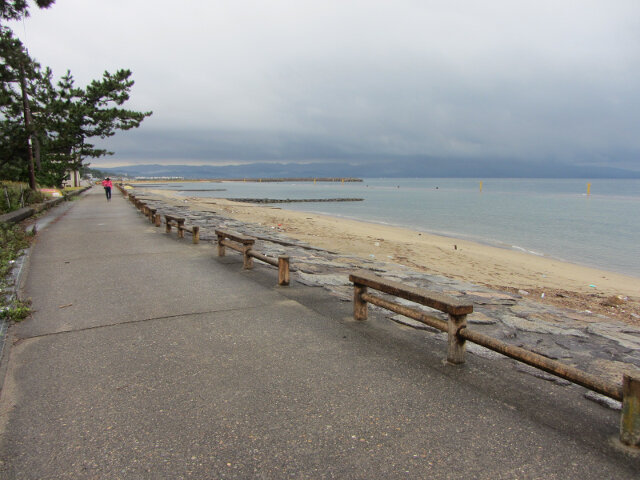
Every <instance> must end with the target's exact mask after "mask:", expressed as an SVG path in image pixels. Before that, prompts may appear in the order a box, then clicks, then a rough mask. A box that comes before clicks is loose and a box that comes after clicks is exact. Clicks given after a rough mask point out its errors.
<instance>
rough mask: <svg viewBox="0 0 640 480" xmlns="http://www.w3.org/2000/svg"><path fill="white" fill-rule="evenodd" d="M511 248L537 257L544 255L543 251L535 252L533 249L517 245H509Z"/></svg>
mask: <svg viewBox="0 0 640 480" xmlns="http://www.w3.org/2000/svg"><path fill="white" fill-rule="evenodd" d="M511 248H512V249H513V250H517V251H519V252H524V253H529V254H531V255H535V256H537V257H544V256H545V255H544V253H540V252H536V251H535V250H527V249H526V248H522V247H519V246H518V245H511Z"/></svg>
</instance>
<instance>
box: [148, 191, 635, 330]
mask: <svg viewBox="0 0 640 480" xmlns="http://www.w3.org/2000/svg"><path fill="white" fill-rule="evenodd" d="M147 191H148V192H149V193H152V194H154V195H158V196H162V197H164V198H165V199H167V201H170V202H172V203H173V202H175V203H179V204H182V205H185V204H187V205H189V206H190V208H192V209H193V210H199V211H216V212H218V213H223V214H224V215H226V216H228V217H231V218H235V219H238V220H242V221H244V222H251V223H258V224H261V225H264V226H267V227H271V228H274V229H278V230H279V231H281V232H282V233H284V234H286V235H288V236H290V237H291V238H295V239H298V240H302V241H304V242H307V243H309V244H310V245H313V246H316V247H320V248H324V249H327V250H330V251H333V252H337V253H344V254H350V255H356V256H360V257H363V258H371V259H377V260H380V261H385V262H394V263H398V264H402V265H406V266H409V267H412V268H415V269H418V270H422V271H425V272H428V273H432V274H439V275H444V276H447V277H450V278H456V279H461V280H465V281H468V282H471V283H475V284H481V285H486V286H489V287H492V288H496V289H501V290H506V291H510V292H519V293H520V294H524V295H527V296H529V297H530V298H532V299H533V298H536V299H538V300H539V301H541V302H550V303H553V304H557V305H563V306H567V307H570V308H575V309H579V310H590V311H592V312H594V313H603V314H606V315H608V316H610V317H613V318H617V319H620V320H624V321H625V322H627V323H630V324H633V325H640V278H635V277H630V276H627V275H621V274H617V273H613V272H607V271H603V270H598V269H594V268H589V267H584V266H581V265H575V264H572V263H566V262H561V261H558V260H554V259H551V258H547V257H541V256H536V255H532V254H527V253H523V252H518V251H514V250H509V249H502V248H496V247H491V246H488V245H482V244H479V243H474V242H469V241H465V240H460V239H455V238H450V237H443V236H438V235H431V234H427V233H423V232H418V231H413V230H410V229H404V228H398V227H392V226H388V225H380V224H375V223H368V222H360V221H355V220H349V219H343V218H337V217H331V216H325V215H318V214H311V213H305V212H299V211H291V210H286V209H284V208H281V207H280V206H278V207H274V206H264V205H254V204H246V203H238V202H233V201H228V200H224V199H214V198H197V197H184V196H181V195H178V194H177V193H176V192H172V191H167V190H156V189H153V190H151V189H150V190H147Z"/></svg>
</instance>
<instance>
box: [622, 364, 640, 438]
mask: <svg viewBox="0 0 640 480" xmlns="http://www.w3.org/2000/svg"><path fill="white" fill-rule="evenodd" d="M620 441H621V442H622V443H624V444H625V445H629V446H632V447H640V378H635V377H632V376H630V375H624V376H623V378H622V417H621V419H620Z"/></svg>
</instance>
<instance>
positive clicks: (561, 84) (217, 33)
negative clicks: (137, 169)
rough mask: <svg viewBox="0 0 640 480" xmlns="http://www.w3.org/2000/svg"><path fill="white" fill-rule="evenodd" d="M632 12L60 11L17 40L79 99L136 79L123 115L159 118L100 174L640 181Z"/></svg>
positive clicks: (280, 7) (559, 7) (206, 6)
mask: <svg viewBox="0 0 640 480" xmlns="http://www.w3.org/2000/svg"><path fill="white" fill-rule="evenodd" d="M639 5H640V4H638V3H637V2H636V1H622V0H613V1H611V2H606V5H605V4H604V3H603V2H601V1H580V2H577V1H560V2H558V1H536V2H533V1H524V2H512V1H507V0H501V1H489V2H482V3H480V2H472V1H458V2H435V1H425V2H412V1H399V2H382V1H366V2H365V1H354V2H337V1H335V2H334V1H323V2H319V1H318V2H316V1H302V2H300V1H276V2H232V1H216V2H196V1H189V2H183V4H181V7H180V8H179V9H176V8H175V5H174V4H173V3H169V2H164V1H160V2H154V3H153V5H150V4H149V3H148V2H144V1H142V0H133V1H132V0H128V1H124V0H122V1H120V0H113V1H110V2H99V1H97V0H82V1H80V0H67V1H65V2H62V1H60V2H58V4H56V5H54V7H53V8H52V9H50V10H47V11H45V12H38V13H37V14H36V15H34V18H33V19H31V20H27V21H26V22H25V26H24V29H23V27H22V26H18V27H17V28H16V30H17V32H18V33H21V32H22V30H24V32H22V33H23V35H25V38H26V41H27V43H28V45H29V46H30V48H31V52H32V54H33V55H35V56H36V57H37V58H38V59H39V60H40V61H41V62H43V63H44V64H48V65H51V66H53V67H54V70H55V72H56V73H57V74H61V73H63V72H64V69H66V68H71V70H72V71H73V72H74V74H75V75H76V77H77V78H78V80H79V81H80V82H85V81H88V80H89V79H91V78H95V77H96V76H98V75H100V74H101V73H102V71H103V70H104V69H105V68H107V69H115V68H117V67H127V68H131V69H132V70H133V72H134V78H135V79H136V87H135V89H134V92H133V105H132V106H133V107H136V108H139V109H144V110H147V109H152V110H154V112H155V113H154V116H153V117H152V118H150V119H149V120H147V121H145V124H144V125H143V127H142V128H141V129H139V130H138V131H135V132H129V133H126V134H124V135H120V134H119V135H118V136H116V137H114V138H112V139H109V143H108V146H109V148H111V149H113V150H116V151H117V154H118V155H117V156H116V157H115V158H113V159H110V160H109V161H108V162H109V163H114V162H117V161H120V162H121V163H135V162H146V161H153V160H163V161H170V160H177V161H181V162H184V163H190V162H196V161H198V162H204V161H210V162H234V161H236V162H245V161H254V160H270V161H271V160H300V161H310V160H321V159H357V160H360V159H364V158H370V159H372V160H375V161H376V162H384V160H385V159H386V160H394V159H415V158H466V159H469V160H476V161H478V162H490V161H491V159H493V160H496V159H498V160H509V161H514V162H522V163H523V164H524V163H536V162H537V163H540V162H564V163H567V164H583V165H600V166H602V165H610V166H616V167H626V168H631V169H635V170H640V165H639V162H640V135H638V134H637V125H639V124H640V93H639V89H638V88H637V85H638V84H640V28H638V27H640V25H638V23H639V19H640V6H639ZM167 11H171V12H172V15H167V14H166V12H167ZM92 18H100V19H101V22H98V24H96V22H92V21H90V20H91V19H92ZM142 19H144V21H141V20H142ZM407 161H409V160H407ZM411 161H414V160H411ZM97 163H99V162H97Z"/></svg>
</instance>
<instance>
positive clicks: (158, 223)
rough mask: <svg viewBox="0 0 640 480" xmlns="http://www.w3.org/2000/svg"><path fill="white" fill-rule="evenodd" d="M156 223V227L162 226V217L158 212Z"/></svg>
mask: <svg viewBox="0 0 640 480" xmlns="http://www.w3.org/2000/svg"><path fill="white" fill-rule="evenodd" d="M154 222H155V225H156V227H159V226H160V225H162V215H160V214H159V213H158V212H157V211H156V214H155V217H154Z"/></svg>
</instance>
